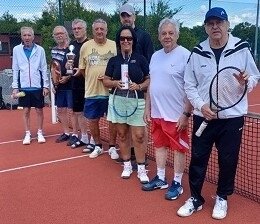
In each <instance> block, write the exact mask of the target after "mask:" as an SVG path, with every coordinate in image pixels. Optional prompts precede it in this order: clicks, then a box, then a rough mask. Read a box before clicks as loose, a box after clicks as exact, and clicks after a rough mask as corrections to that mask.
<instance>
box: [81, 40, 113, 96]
mask: <svg viewBox="0 0 260 224" xmlns="http://www.w3.org/2000/svg"><path fill="white" fill-rule="evenodd" d="M115 55H116V43H115V41H112V40H109V39H107V41H106V43H105V44H103V45H99V44H97V43H96V42H95V41H94V40H93V39H92V40H89V41H87V42H86V43H84V44H83V45H82V47H81V49H80V58H79V69H85V98H88V97H96V96H108V88H106V87H104V85H103V82H102V81H101V80H98V77H100V76H103V75H104V74H105V70H106V66H107V63H108V60H109V59H110V58H111V57H113V56H115Z"/></svg>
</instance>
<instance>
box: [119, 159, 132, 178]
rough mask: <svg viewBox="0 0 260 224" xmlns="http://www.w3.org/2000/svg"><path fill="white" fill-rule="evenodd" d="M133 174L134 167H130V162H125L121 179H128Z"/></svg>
mask: <svg viewBox="0 0 260 224" xmlns="http://www.w3.org/2000/svg"><path fill="white" fill-rule="evenodd" d="M132 173H133V169H132V165H131V164H130V165H129V162H124V169H123V172H122V174H121V177H122V178H123V179H128V178H129V177H130V176H131V174H132Z"/></svg>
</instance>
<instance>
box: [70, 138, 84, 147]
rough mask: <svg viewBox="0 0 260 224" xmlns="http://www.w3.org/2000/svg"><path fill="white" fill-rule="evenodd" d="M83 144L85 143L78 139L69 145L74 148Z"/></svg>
mask: <svg viewBox="0 0 260 224" xmlns="http://www.w3.org/2000/svg"><path fill="white" fill-rule="evenodd" d="M85 145H86V143H84V142H82V141H81V140H78V141H76V142H74V143H73V144H72V145H71V146H70V147H71V148H72V149H75V148H78V147H81V146H85Z"/></svg>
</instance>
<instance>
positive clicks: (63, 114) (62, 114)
mask: <svg viewBox="0 0 260 224" xmlns="http://www.w3.org/2000/svg"><path fill="white" fill-rule="evenodd" d="M57 110H58V114H59V119H60V122H61V125H62V129H63V132H64V133H70V129H69V124H68V110H71V109H67V107H58V109H57Z"/></svg>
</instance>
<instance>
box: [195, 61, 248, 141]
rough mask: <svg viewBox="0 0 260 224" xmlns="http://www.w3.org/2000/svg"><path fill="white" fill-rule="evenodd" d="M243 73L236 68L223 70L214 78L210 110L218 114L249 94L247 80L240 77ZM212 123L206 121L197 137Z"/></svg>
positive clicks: (210, 96)
mask: <svg viewBox="0 0 260 224" xmlns="http://www.w3.org/2000/svg"><path fill="white" fill-rule="evenodd" d="M242 73H243V72H242V71H241V70H240V69H239V68H236V67H233V66H228V67H225V68H222V69H221V70H219V71H218V73H217V74H216V75H215V76H214V77H213V79H212V81H211V83H210V88H209V98H210V109H211V110H212V111H214V112H216V113H218V112H220V111H223V110H226V109H229V108H232V107H234V106H235V105H237V104H238V103H239V102H240V101H241V100H242V99H243V97H244V96H245V94H246V92H247V80H244V79H243V78H242V77H241V76H240V75H241V74H242ZM209 122H210V121H209V120H207V119H205V120H204V121H203V122H202V123H201V125H200V127H199V128H198V130H197V131H196V133H195V135H196V136H197V137H200V136H201V134H202V133H203V131H204V130H205V128H206V127H207V125H208V123H209Z"/></svg>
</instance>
